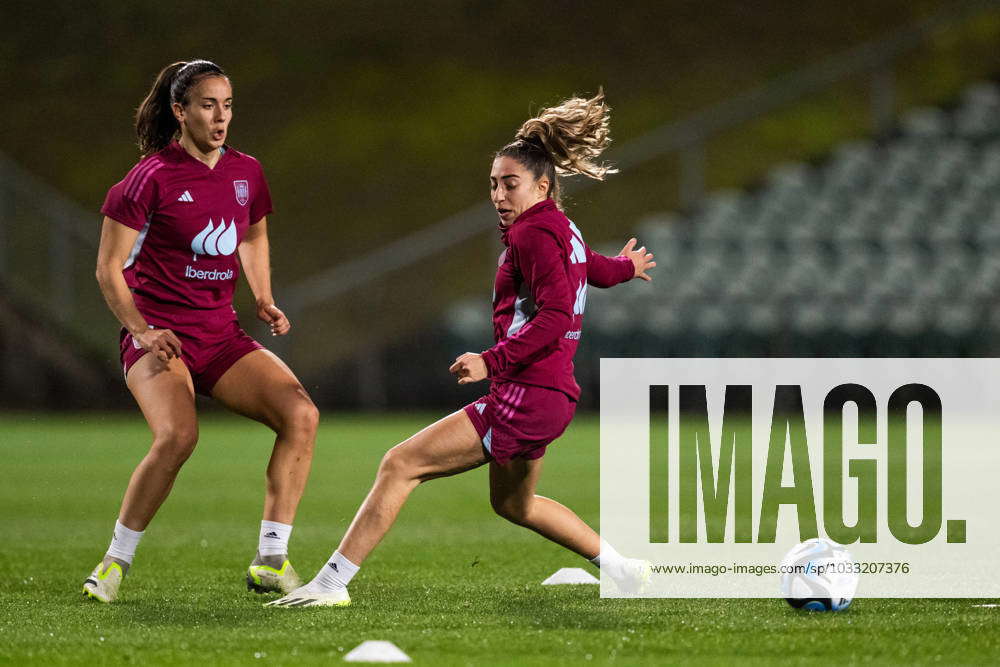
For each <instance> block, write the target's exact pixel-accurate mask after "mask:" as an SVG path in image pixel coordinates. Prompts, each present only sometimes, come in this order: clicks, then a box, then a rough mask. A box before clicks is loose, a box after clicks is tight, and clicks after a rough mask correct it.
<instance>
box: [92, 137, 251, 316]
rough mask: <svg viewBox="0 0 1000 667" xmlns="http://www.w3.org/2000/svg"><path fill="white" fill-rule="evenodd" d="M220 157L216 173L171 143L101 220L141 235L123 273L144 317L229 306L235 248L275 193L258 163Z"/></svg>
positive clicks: (227, 153)
mask: <svg viewBox="0 0 1000 667" xmlns="http://www.w3.org/2000/svg"><path fill="white" fill-rule="evenodd" d="M223 150H224V152H223V154H222V155H221V156H220V157H219V161H218V162H216V164H215V168H214V169H213V168H209V167H208V165H206V164H205V163H203V162H201V161H199V160H197V159H195V158H194V157H192V156H191V155H189V154H188V152H187V151H185V150H184V149H183V148H182V147H181V145H180V144H178V143H177V142H176V141H175V142H172V143H171V144H170V145H169V146H167V147H166V148H164V149H163V150H162V151H160V152H158V153H154V154H153V155H150V156H148V157H146V158H143V159H142V160H140V161H139V164H137V165H135V166H134V167H133V168H132V170H131V171H129V173H128V175H126V176H125V178H124V179H123V180H122V181H121V182H119V183H116V184H115V185H114V186H113V187H112V188H111V190H109V191H108V196H107V198H106V199H105V200H104V206H102V207H101V213H103V214H104V215H106V216H107V217H109V218H111V219H112V220H115V221H117V222H120V223H121V224H123V225H125V226H126V227H131V228H132V229H135V230H137V231H139V238H138V239H136V242H135V246H134V247H133V248H132V252H131V253H130V254H129V258H128V261H126V262H125V268H124V271H123V273H124V274H125V280H126V282H127V283H128V286H129V287H130V288H131V289H132V292H133V294H134V296H135V299H136V305H137V306H139V309H140V311H142V310H154V311H155V310H156V306H157V304H161V303H162V304H170V305H175V306H186V307H188V308H197V309H217V308H222V307H225V306H231V304H232V301H233V290H234V289H235V287H236V278H237V276H239V261H238V260H237V256H236V247H237V246H238V245H239V243H240V241H241V240H242V239H243V235H244V234H245V233H246V231H247V228H248V227H249V226H250V225H252V224H255V223H257V222H260V220H261V218H263V217H264V216H266V215H267V214H268V213H270V212H271V193H270V192H269V190H268V187H267V181H265V180H264V172H263V171H262V170H261V168H260V163H259V162H257V160H255V159H254V158H252V157H250V156H249V155H246V154H244V153H240V152H239V151H236V150H233V149H232V148H229V147H228V146H227V147H225V148H224V149H223Z"/></svg>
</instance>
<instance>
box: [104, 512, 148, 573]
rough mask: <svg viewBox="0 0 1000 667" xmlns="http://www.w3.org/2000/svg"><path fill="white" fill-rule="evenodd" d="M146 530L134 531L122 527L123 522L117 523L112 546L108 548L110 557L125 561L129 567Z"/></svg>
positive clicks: (112, 537)
mask: <svg viewBox="0 0 1000 667" xmlns="http://www.w3.org/2000/svg"><path fill="white" fill-rule="evenodd" d="M145 532H146V531H144V530H132V529H131V528H126V527H125V526H123V525H122V522H121V521H115V532H114V533H112V536H111V546H109V547H108V555H109V556H111V557H112V558H117V559H118V560H123V561H125V562H126V563H128V564H129V565H131V564H132V559H133V558H135V548H136V547H137V546H139V540H141V539H142V534H143V533H145Z"/></svg>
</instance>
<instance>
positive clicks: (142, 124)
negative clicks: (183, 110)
mask: <svg viewBox="0 0 1000 667" xmlns="http://www.w3.org/2000/svg"><path fill="white" fill-rule="evenodd" d="M205 76H226V73H225V72H224V71H222V68H221V67H219V66H218V65H216V64H215V63H213V62H210V61H208V60H192V61H190V62H184V61H180V62H176V63H173V64H172V65H167V66H166V67H164V68H163V69H162V70H161V71H160V73H159V75H158V76H157V77H156V81H154V82H153V87H152V88H151V89H150V90H149V94H148V95H146V99H144V100H143V101H142V104H140V105H139V108H138V109H137V110H136V112H135V135H136V137H137V138H138V140H139V151H140V152H141V153H142V155H143V156H146V155H152V154H153V153H156V152H158V151H161V150H163V149H164V148H166V147H167V146H168V145H169V144H170V142H171V141H173V138H174V136H175V135H176V134H177V132H178V130H180V126H179V125H178V124H177V119H176V118H174V112H173V109H172V105H173V104H181V105H186V104H187V103H188V102H189V101H190V100H189V99H188V92H189V91H190V90H191V86H193V85H194V84H195V83H197V82H198V81H200V80H201V79H203V78H204V77H205Z"/></svg>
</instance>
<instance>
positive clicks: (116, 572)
mask: <svg viewBox="0 0 1000 667" xmlns="http://www.w3.org/2000/svg"><path fill="white" fill-rule="evenodd" d="M124 578H125V572H124V571H122V566H121V565H119V564H118V563H117V562H115V561H111V562H110V563H108V564H107V565H105V564H104V561H101V562H100V563H98V564H97V567H95V568H94V571H93V572H91V573H90V576H89V577H87V580H86V581H84V582H83V594H84V595H86V596H87V597H88V598H90V599H92V600H98V601H100V602H104V603H110V602H114V601H115V600H116V599H117V598H118V588H119V587H120V586H121V585H122V579H124Z"/></svg>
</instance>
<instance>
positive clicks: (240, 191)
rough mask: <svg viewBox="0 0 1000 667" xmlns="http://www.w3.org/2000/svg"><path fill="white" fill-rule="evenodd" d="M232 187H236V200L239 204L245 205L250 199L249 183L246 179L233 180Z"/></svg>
mask: <svg viewBox="0 0 1000 667" xmlns="http://www.w3.org/2000/svg"><path fill="white" fill-rule="evenodd" d="M233 187H234V188H236V201H237V202H239V204H240V206H246V205H247V202H248V201H250V183H249V182H248V181H233Z"/></svg>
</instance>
